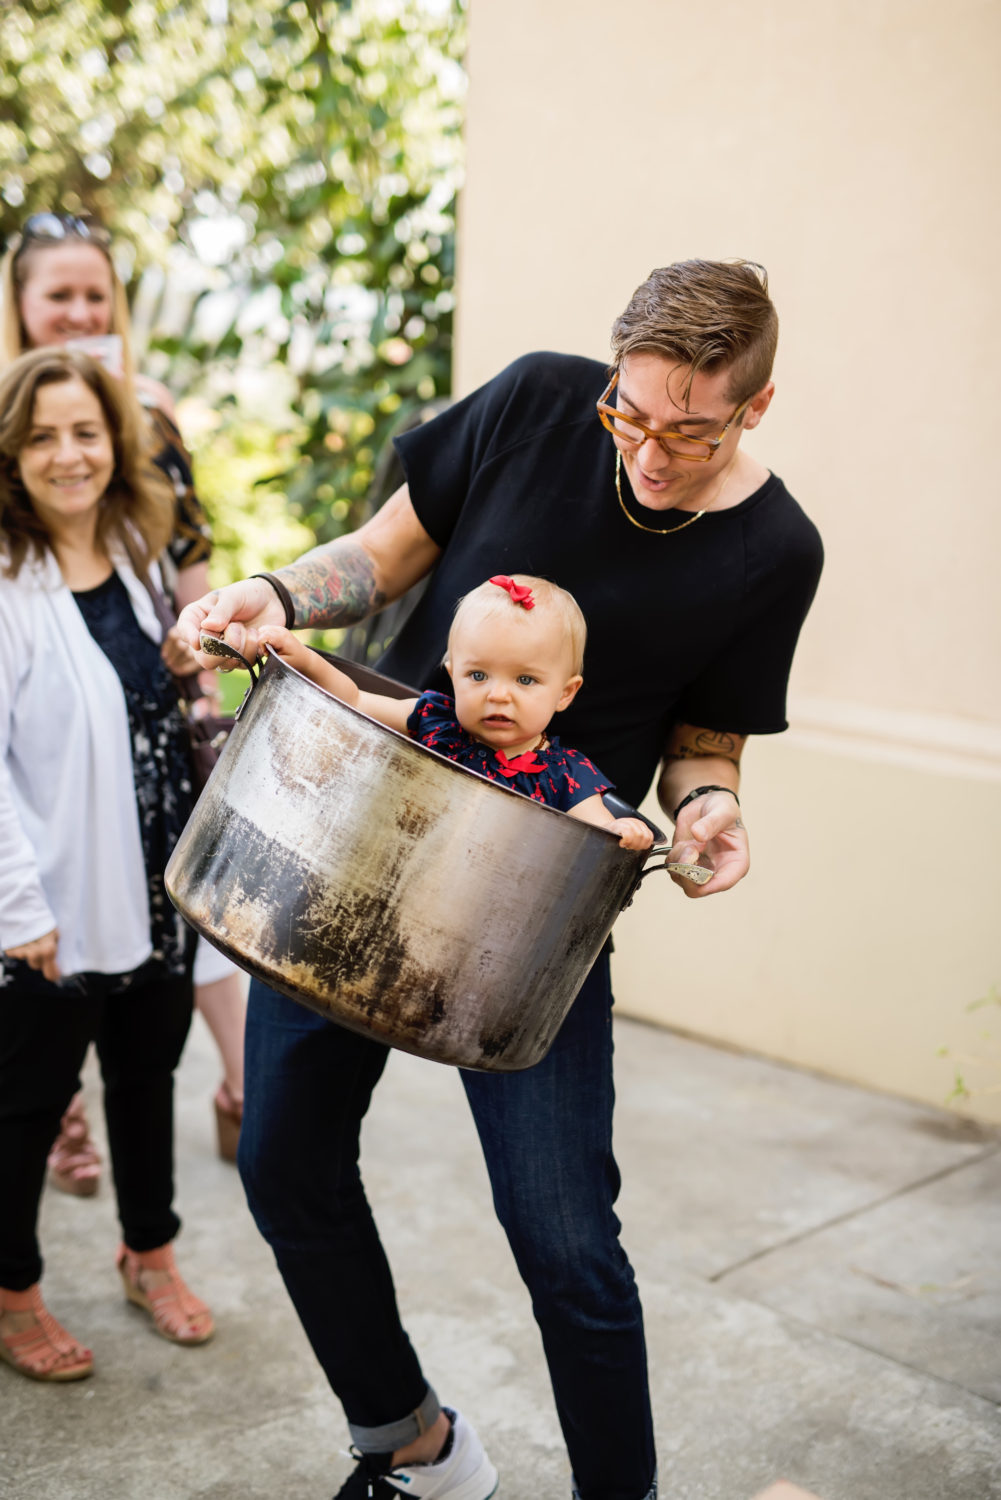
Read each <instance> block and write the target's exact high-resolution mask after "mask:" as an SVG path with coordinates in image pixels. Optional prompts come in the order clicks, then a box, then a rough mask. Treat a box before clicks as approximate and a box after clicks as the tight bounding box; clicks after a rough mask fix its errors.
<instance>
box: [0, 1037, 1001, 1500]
mask: <svg viewBox="0 0 1001 1500" xmlns="http://www.w3.org/2000/svg"><path fill="white" fill-rule="evenodd" d="M616 1048H617V1079H618V1095H619V1110H618V1116H617V1135H616V1149H617V1154H618V1157H619V1160H620V1163H621V1165H622V1168H623V1175H624V1178H625V1183H626V1186H625V1189H624V1191H623V1194H622V1199H621V1203H620V1208H621V1217H622V1219H623V1224H624V1231H623V1233H624V1241H625V1244H626V1246H627V1247H628V1249H629V1251H630V1254H631V1257H632V1259H633V1263H634V1265H635V1267H636V1270H637V1275H638V1277H639V1281H640V1286H641V1289H642V1291H643V1298H644V1305H645V1309H646V1318H647V1335H648V1341H649V1345H650V1358H651V1370H652V1389H653V1398H654V1404H655V1411H656V1417H657V1428H658V1441H659V1450H660V1466H661V1480H662V1495H663V1496H664V1497H666V1500H752V1497H753V1496H755V1495H758V1494H760V1493H761V1492H762V1491H767V1490H768V1489H769V1488H770V1487H771V1486H773V1485H775V1484H777V1483H778V1481H779V1480H785V1481H787V1483H788V1485H789V1486H790V1488H789V1489H787V1490H785V1491H778V1493H785V1494H786V1495H789V1494H793V1493H796V1492H797V1490H803V1491H807V1492H809V1493H810V1494H811V1495H813V1496H817V1497H819V1500H1001V1413H999V1403H1001V1271H999V1263H1001V1256H999V1250H1001V1136H999V1134H998V1133H997V1132H992V1131H989V1130H982V1129H979V1128H977V1127H974V1126H971V1125H964V1124H963V1122H961V1121H958V1120H957V1119H955V1118H954V1117H953V1116H951V1115H950V1114H949V1113H947V1112H945V1111H941V1112H939V1111H935V1110H931V1109H927V1108H924V1107H921V1106H917V1105H911V1104H908V1103H905V1102H902V1101H900V1100H897V1099H892V1098H888V1097H885V1096H881V1095H877V1094H872V1093H868V1092H865V1091H863V1090H860V1089H856V1088H852V1087H850V1086H847V1085H844V1084H840V1083H836V1082H832V1081H830V1080H826V1079H822V1078H818V1077H815V1076H812V1075H810V1074H806V1073H802V1072H797V1071H795V1070H793V1069H790V1068H786V1067H782V1066H779V1065H776V1064H772V1063H769V1062H765V1061H762V1060H760V1059H757V1058H750V1057H745V1056H740V1055H737V1054H734V1053H730V1052H726V1051H721V1050H718V1049H716V1048H713V1047H709V1046H705V1045H703V1044H701V1043H698V1042H695V1041H692V1040H689V1039H686V1038H683V1037H679V1036H676V1035H673V1034H671V1033H669V1032H664V1031H659V1030H655V1029H652V1028H650V1027H647V1026H644V1025H641V1024H639V1023H636V1022H630V1021H626V1020H621V1019H620V1020H619V1021H618V1022H617V1023H616ZM179 1082H180V1110H179V1121H178V1158H179V1163H178V1164H179V1194H178V1204H179V1209H180V1212H181V1213H182V1215H183V1217H184V1220H185V1229H184V1231H183V1233H182V1235H181V1238H180V1240H179V1241H178V1245H177V1252H178V1260H179V1262H180V1264H181V1267H182V1269H183V1270H184V1273H185V1275H186V1277H187V1279H188V1280H189V1282H190V1284H191V1285H192V1287H193V1289H194V1290H195V1291H197V1292H198V1293H199V1294H200V1295H202V1296H204V1297H205V1298H206V1300H207V1301H208V1302H209V1303H210V1304H211V1306H212V1308H213V1310H214V1312H215V1315H216V1319H217V1322H218V1330H219V1331H218V1334H217V1336H216V1338H215V1340H214V1341H213V1342H212V1343H211V1344H209V1345H207V1346H205V1347H204V1348H201V1349H180V1348H177V1347H175V1346H174V1345H172V1344H170V1343H168V1342H166V1341H165V1340H162V1339H160V1338H157V1337H155V1336H154V1335H153V1334H152V1333H151V1332H150V1331H149V1330H148V1326H147V1323H146V1321H145V1318H144V1315H143V1314H142V1313H141V1312H140V1311H139V1310H138V1309H136V1308H133V1307H130V1306H128V1305H127V1304H126V1303H125V1301H124V1298H123V1296H122V1294H121V1288H120V1285H119V1282H118V1279H117V1275H116V1272H115V1270H114V1265H113V1254H114V1248H115V1245H116V1242H117V1234H116V1222H115V1214H114V1206H113V1199H112V1195H111V1193H110V1191H109V1187H108V1184H107V1181H106V1180H105V1181H103V1182H102V1187H101V1192H100V1195H99V1196H98V1197H97V1198H96V1199H90V1200H86V1199H73V1198H67V1197H64V1196H62V1195H61V1194H58V1193H55V1192H51V1191H50V1192H47V1194H46V1197H45V1203H44V1213H43V1223H42V1234H43V1247H44V1250H45V1253H46V1256H47V1268H46V1275H45V1281H44V1288H45V1292H46V1297H47V1300H48V1303H49V1305H50V1307H51V1308H52V1310H53V1312H54V1313H55V1314H56V1316H57V1317H59V1318H60V1319H61V1320H62V1321H63V1322H65V1323H66V1325H67V1326H68V1327H69V1328H70V1329H71V1330H72V1331H73V1332H74V1333H75V1334H76V1335H77V1336H78V1337H79V1338H80V1339H82V1340H83V1341H84V1342H87V1343H89V1344H90V1345H91V1346H92V1347H93V1349H94V1352H95V1357H96V1360H97V1371H96V1374H95V1376H94V1377H93V1378H92V1379H90V1380H86V1381H81V1382H78V1383H75V1384H73V1385H65V1386H47V1385H41V1384H36V1383H34V1382H29V1381H27V1380H24V1379H23V1378H21V1377H19V1376H17V1375H16V1374H15V1373H14V1372H13V1371H11V1370H9V1369H8V1368H7V1367H6V1366H3V1365H0V1411H2V1415H3V1420H2V1423H0V1496H2V1497H3V1500H189V1497H196V1496H197V1497H199V1500H268V1497H281V1500H329V1496H331V1495H332V1494H333V1493H334V1492H335V1491H336V1489H337V1488H338V1486H339V1484H340V1483H341V1482H342V1481H343V1479H344V1477H346V1475H347V1474H348V1473H349V1472H350V1470H351V1464H350V1461H349V1460H348V1459H346V1458H345V1457H343V1456H341V1452H340V1450H342V1449H344V1448H345V1447H346V1446H347V1435H346V1430H345V1427H344V1424H343V1421H342V1418H341V1416H340V1412H339V1408H338V1407H337V1406H336V1403H335V1402H334V1401H333V1399H332V1398H331V1396H330V1394H329V1392H328V1391H327V1388H326V1386H325V1383H324V1381H323V1379H322V1377H321V1376H320V1374H319V1372H318V1370H317V1367H316V1365H315V1363H314V1360H313V1357H312V1355H311V1352H310V1350H309V1348H308V1346H307V1344H306V1340H305V1338H304V1336H303V1334H302V1332H301V1330H300V1328H299V1326H298V1323H297V1321H296V1319H295V1317H294V1315H293V1313H292V1311H291V1307H290V1305H289V1303H288V1301H287V1298H286V1296H285V1293H284V1289H283V1287H282V1285H281V1283H280V1281H279V1278H278V1275H277V1272H276V1271H275V1269H274V1265H273V1262H272V1260H271V1256H270V1252H269V1251H268V1249H267V1247H266V1246H265V1245H264V1244H263V1243H262V1242H261V1240H260V1239H259V1238H258V1236H257V1233H256V1230H255V1229H254V1227H253V1224H252V1223H251V1220H250V1218H249V1215H248V1213H247V1210H246V1208H245V1206H244V1203H243V1197H242V1193H241V1190H240V1185H239V1182H238V1180H237V1176H236V1172H235V1170H234V1169H233V1168H232V1167H230V1166H227V1165H225V1164H224V1163H222V1162H220V1161H219V1160H218V1159H217V1158H216V1156H215V1154H214V1139H213V1124H212V1120H211V1115H210V1105H209V1099H210V1094H211V1091H212V1088H213V1086H214V1084H215V1082H216V1064H215V1060H214V1057H213V1053H212V1046H211V1042H210V1040H209V1039H208V1037H207V1034H206V1033H205V1031H204V1029H203V1027H202V1024H201V1022H200V1020H199V1021H197V1022H196V1028H195V1030H194V1032H193V1034H192V1040H191V1042H190V1043H189V1047H188V1052H187V1054H186V1056H185V1060H184V1063H183V1065H182V1069H181V1073H180V1080H179ZM87 1090H88V1096H89V1099H90V1101H91V1106H92V1110H91V1112H92V1116H94V1117H95V1118H97V1117H98V1116H99V1107H98V1099H99V1085H98V1082H97V1080H96V1076H95V1074H94V1072H93V1069H92V1068H91V1069H90V1071H89V1072H88V1077H87ZM316 1149H317V1151H318V1152H319V1151H322V1149H323V1143H322V1142H321V1141H318V1142H317V1143H316ZM365 1161H366V1179H367V1182H368V1185H369V1190H370V1195H371V1197H372V1199H373V1202H374V1204H375V1206H376V1212H377V1213H378V1215H379V1218H380V1223H381V1224H382V1227H383V1230H384V1237H385V1240H386V1243H387V1247H388V1249H389V1252H390V1256H391V1259H392V1261H393V1265H394V1270H395V1273H396V1277H397V1286H398V1292H399V1296H400V1301H401V1305H402V1307H403V1309H404V1316H405V1319H406V1321H407V1324H408V1328H409V1330H410V1333H411V1336H412V1337H413V1339H414V1341H415V1343H416V1344H417V1347H418V1348H419V1350H420V1351H421V1357H422V1361H423V1363H424V1366H425V1368H426V1370H427V1371H428V1374H429V1378H431V1379H432V1380H433V1381H434V1383H435V1385H436V1387H437V1389H438V1390H439V1392H440V1394H441V1396H442V1398H443V1399H445V1400H450V1401H455V1402H457V1403H458V1404H460V1405H461V1406H462V1408H463V1410H464V1412H465V1413H466V1415H467V1416H468V1417H469V1418H470V1419H471V1420H472V1421H473V1422H474V1424H475V1425H476V1427H477V1428H478V1429H479V1431H480V1434H481V1436H482V1437H483V1439H484V1441H485V1443H486V1444H487V1446H488V1448H489V1451H490V1453H491V1455H492V1457H493V1458H494V1461H495V1462H496V1463H497V1465H498V1468H499V1469H500V1472H501V1485H500V1490H499V1492H498V1500H567V1497H568V1496H569V1478H568V1473H569V1471H568V1466H567V1462H566V1458H565V1456H564V1452H563V1448H562V1443H561V1438H560V1433H559V1428H558V1425H557V1422H556V1417H555V1413H554V1410H553V1405H552V1398H551V1395H550V1391H549V1387H548V1380H547V1377H546V1372H545V1366H544V1364H543V1360H542V1356H541V1351H540V1347H539V1341H538V1337H537V1333H536V1330H535V1325H534V1323H533V1322H532V1318H531V1314H530V1310H529V1306H528V1301H527V1297H526V1295H525V1292H524V1290H523V1288H522V1286H521V1284H520V1282H519V1280H518V1278H517V1276H516V1274H515V1272H514V1270H513V1268H512V1265H511V1261H510V1256H509V1253H508V1250H507V1246H506V1244H505V1242H504V1239H503V1236H502V1235H501V1233H500V1231H499V1229H498V1227H497V1225H496V1223H495V1221H494V1219H493V1216H492V1213H491V1210H490V1205H489V1195H488V1190H487V1184H486V1177H485V1173H484V1170H483V1167H482V1163H481V1161H480V1158H479V1153H478V1149H477V1145H476V1140H475V1136H474V1132H473V1129H472V1125H471V1123H470V1120H469V1117H468V1114H467V1112H466V1109H465V1104H464V1099H463V1095H462V1091H461V1088H460V1086H459V1080H458V1078H457V1077H456V1075H455V1074H454V1073H453V1072H452V1071H451V1070H450V1069H447V1068H443V1067H439V1066H437V1065H435V1064H432V1063H423V1062H420V1061H418V1060H416V1059H413V1058H409V1057H405V1056H403V1055H401V1054H394V1056H393V1058H392V1060H391V1064H390V1068H389V1070H388V1074H387V1078H386V1079H385V1081H384V1082H383V1084H382V1086H381V1087H380V1089H379V1091H378V1094H377V1100H376V1104H375V1106H374V1108H373V1111H372V1114H371V1117H370V1119H369V1120H368V1122H367V1124H366V1136H365ZM792 1487H796V1488H795V1489H793V1488H792Z"/></svg>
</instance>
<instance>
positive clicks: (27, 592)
mask: <svg viewBox="0 0 1001 1500" xmlns="http://www.w3.org/2000/svg"><path fill="white" fill-rule="evenodd" d="M172 525H173V496H172V494H171V492H170V489H169V487H168V486H167V485H166V484H165V483H164V482H163V479H162V477H161V476H160V474H159V472H158V471H157V470H156V469H155V468H154V467H153V464H152V462H151V455H150V453H149V447H148V441H147V438H146V433H145V431H144V429H143V428H142V427H141V425H140V423H139V421H138V419H137V413H136V410H135V405H134V403H133V402H130V401H128V400H126V399H125V398H124V397H123V394H122V386H121V383H120V382H119V381H117V380H115V379H114V378H113V377H111V376H109V375H108V374H107V373H106V372H105V370H104V369H103V368H102V367H101V366H100V365H98V364H97V363H96V362H95V361H94V360H92V359H91V358H90V357H89V356H88V355H86V354H83V353H80V352H76V351H71V350H67V349H40V350H37V351H35V352H34V353H31V354H25V355H23V356H22V357H21V358H20V359H17V360H15V361H14V363H13V364H12V365H10V366H9V368H8V369H7V370H6V371H5V372H4V374H3V375H2V376H0V638H2V639H3V641H4V645H5V649H4V651H3V652H2V653H0V851H2V852H0V952H2V955H3V957H2V970H0V1202H2V1203H3V1205H4V1215H3V1218H2V1220H0V1357H2V1358H3V1359H5V1360H6V1361H7V1362H8V1363H10V1364H11V1365H13V1366H14V1368H15V1369H17V1370H18V1371H20V1372H21V1373H22V1374H24V1375H28V1376H31V1377H32V1378H34V1379H38V1380H75V1379H80V1378H81V1377H83V1376H85V1375H88V1374H90V1372H91V1370H92V1369H93V1359H92V1356H91V1353H90V1351H89V1350H88V1349H86V1348H84V1347H83V1345H82V1344H80V1343H79V1342H78V1341H77V1340H76V1339H75V1338H73V1337H72V1336H71V1335H70V1334H69V1333H67V1332H66V1330H65V1329H63V1328H62V1327H61V1326H60V1325H59V1324H58V1323H57V1322H56V1320H55V1319H54V1318H53V1317H52V1316H51V1314H50V1313H49V1312H48V1311H47V1309H46V1308H45V1305H44V1303H43V1301H42V1297H41V1290H40V1286H39V1282H40V1279H41V1273H42V1259H41V1255H40V1251H39V1246H38V1239H37V1219H38V1206H39V1200H40V1197H41V1192H42V1185H43V1182H44V1178H45V1167H46V1157H47V1154H48V1152H49V1148H50V1147H51V1145H52V1142H53V1140H54V1138H55V1136H56V1133H57V1131H58V1129H59V1123H60V1118H61V1116H62V1114H63V1111H64V1110H65V1109H66V1106H67V1104H68V1103H69V1100H70V1098H71V1097H72V1095H73V1093H74V1090H75V1089H76V1086H77V1079H78V1075H79V1070H80V1067H81V1064H82V1061H83V1058H84V1055H85V1053H86V1050H87V1047H88V1044H89V1043H90V1042H91V1041H92V1040H93V1041H95V1042H96V1045H97V1051H98V1056H99V1058H100V1063H101V1071H102V1075H103V1080H104V1108H105V1117H106V1120H107V1127H108V1141H109V1147H110V1151H111V1159H112V1164H113V1168H114V1179H115V1191H116V1194H117V1198H118V1211H119V1218H120V1221H121V1226H122V1244H121V1246H120V1247H119V1250H118V1254H117V1265H118V1270H119V1272H120V1275H121V1277H122V1281H123V1283H124V1287H125V1294H126V1296H127V1298H128V1299H129V1301H130V1302H133V1303H136V1304H137V1305H139V1306H140V1307H142V1308H144V1309H145V1310H146V1311H147V1312H148V1313H149V1314H150V1315H151V1317H152V1320H153V1324H154V1327H155V1329H156V1331H157V1332H158V1333H160V1334H162V1335H163V1336H164V1337H166V1338H169V1339H172V1340H174V1341H175V1342H178V1343H183V1344H200V1343H204V1342H205V1340H206V1339H208V1338H209V1337H211V1334H212V1332H213V1323H212V1316H211V1314H210V1312H209V1310H208V1308H207V1307H206V1306H205V1305H204V1303H202V1302H200V1301H199V1300H198V1299H197V1298H196V1297H194V1296H193V1295H192V1293H191V1292H190V1291H189V1290H188V1288H187V1287H186V1286H185V1284H184V1282H183V1280H182V1279H181V1276H180V1273H179V1272H178V1270H177V1267H176V1265H175V1263H174V1258H173V1250H172V1241H173V1240H174V1238H175V1237H176V1235H177V1233H178V1230H179V1228H180V1220H179V1218H178V1217H177V1214H176V1213H175V1211H174V1207H173V1191H174V1184H173V1075H174V1069H175V1068H176V1066H177V1063H178V1061H179V1059H180V1056H181V1051H182V1048H183V1046H184V1042H185V1038H186V1037H187V1034H188V1028H189V1026H190V1023H191V1014H192V1003H193V1002H192V976H191V969H192V959H193V949H194V935H193V934H192V933H191V931H190V930H189V929H188V928H187V927H186V926H185V925H184V923H183V922H182V921H181V919H180V918H179V917H178V916H177V914H176V913H175V912H174V911H173V909H172V907H171V905H170V902H169V901H168V899H167V896H166V892H165V890H164V885H163V871H164V868H165V866H166V863H167V859H168V857H169V855H170V853H171V850H172V848H173V845H174V842H175V841H176V838H177V836H178V834H179V833H180V831H181V828H182V827H183V826H184V822H185V820H186V819H187V817H188V814H189V812H190V809H191V805H192V800H193V793H192V787H191V775H190V762H189V753H188V741H187V735H186V730H185V727H184V724H183V721H182V719H181V717H180V712H179V709H178V706H177V697H176V693H175V691H174V687H173V684H172V682H171V680H170V675H169V673H168V670H167V666H166V665H165V663H164V661H163V659H162V656H161V649H162V646H163V641H162V639H161V636H162V630H161V627H160V625H159V622H158V619H157V615H156V611H155V609H154V605H153V601H152V598H151V596H150V592H149V587H148V585H152V586H153V587H154V588H155V587H157V586H158V585H159V582H160V579H159V571H158V568H157V565H156V562H155V559H156V558H157V557H158V556H159V555H160V553H161V551H162V549H163V547H164V545H165V543H166V540H167V538H168V537H169V535H170V533H171V528H172ZM168 656H170V658H171V667H172V669H174V670H177V669H178V668H180V669H181V670H183V669H184V667H185V666H187V669H188V670H189V671H190V670H191V668H192V665H193V663H192V661H191V659H190V656H189V655H188V654H187V652H186V648H183V647H181V646H179V645H178V644H177V643H176V642H172V643H171V644H170V647H169V648H168Z"/></svg>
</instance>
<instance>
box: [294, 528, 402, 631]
mask: <svg viewBox="0 0 1001 1500" xmlns="http://www.w3.org/2000/svg"><path fill="white" fill-rule="evenodd" d="M279 577H280V578H281V580H282V582H283V583H284V584H285V587H286V588H287V589H288V590H289V593H290V594H291V595H292V599H293V602H294V604H295V623H296V625H297V626H300V627H306V626H314V627H315V628H317V629H323V628H324V627H325V626H330V625H353V624H354V622H355V621H356V620H364V619H365V618H366V617H367V616H368V615H373V614H375V613H376V611H377V610H380V609H382V607H383V605H384V604H385V603H386V596H385V594H384V593H383V592H382V591H381V590H380V589H378V588H377V587H376V583H375V566H374V564H373V562H372V559H371V558H370V557H369V555H368V553H367V552H366V551H365V549H364V547H362V546H359V544H358V543H357V542H352V541H349V540H346V541H344V542H340V543H337V544H336V545H335V546H333V547H330V548H322V549H319V548H318V549H317V550H316V551H315V552H308V553H307V554H306V556H305V557H303V558H300V560H299V561H298V562H294V563H290V564H289V566H288V567H287V568H281V569H280V570H279Z"/></svg>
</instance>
